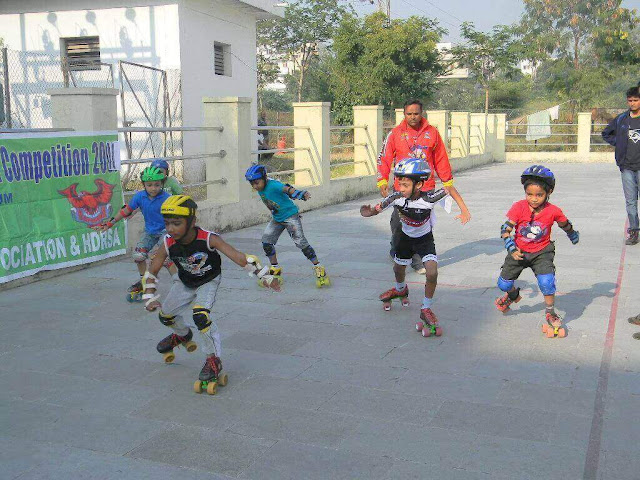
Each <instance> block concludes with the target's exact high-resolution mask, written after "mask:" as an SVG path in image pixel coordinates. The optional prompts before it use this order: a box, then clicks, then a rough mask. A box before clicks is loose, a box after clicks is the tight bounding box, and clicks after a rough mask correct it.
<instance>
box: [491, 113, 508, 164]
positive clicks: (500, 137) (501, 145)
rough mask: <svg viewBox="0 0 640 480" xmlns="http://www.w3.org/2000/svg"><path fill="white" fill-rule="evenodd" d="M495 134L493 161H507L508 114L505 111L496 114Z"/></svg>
mask: <svg viewBox="0 0 640 480" xmlns="http://www.w3.org/2000/svg"><path fill="white" fill-rule="evenodd" d="M495 117H496V120H495V135H494V138H493V150H492V153H493V161H494V162H506V161H507V150H506V148H507V144H506V138H507V137H506V133H507V115H506V114H505V113H496V114H495Z"/></svg>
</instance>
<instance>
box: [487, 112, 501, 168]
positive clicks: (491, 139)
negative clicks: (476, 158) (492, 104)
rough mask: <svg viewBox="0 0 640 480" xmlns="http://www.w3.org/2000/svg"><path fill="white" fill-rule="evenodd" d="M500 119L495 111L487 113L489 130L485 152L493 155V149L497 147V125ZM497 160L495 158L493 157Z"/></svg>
mask: <svg viewBox="0 0 640 480" xmlns="http://www.w3.org/2000/svg"><path fill="white" fill-rule="evenodd" d="M497 122H498V119H497V117H496V115H495V113H490V114H488V115H487V131H486V135H485V137H486V139H485V141H486V143H485V152H487V153H490V154H491V155H492V156H493V150H494V148H495V143H496V126H497ZM493 161H495V159H493Z"/></svg>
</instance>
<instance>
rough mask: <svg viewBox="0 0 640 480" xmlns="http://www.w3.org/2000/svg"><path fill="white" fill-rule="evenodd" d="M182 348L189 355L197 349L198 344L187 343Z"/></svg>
mask: <svg viewBox="0 0 640 480" xmlns="http://www.w3.org/2000/svg"><path fill="white" fill-rule="evenodd" d="M184 346H185V348H186V349H187V352H189V353H192V352H195V351H196V350H197V349H198V344H197V343H195V342H187V343H186V344H185V345H184Z"/></svg>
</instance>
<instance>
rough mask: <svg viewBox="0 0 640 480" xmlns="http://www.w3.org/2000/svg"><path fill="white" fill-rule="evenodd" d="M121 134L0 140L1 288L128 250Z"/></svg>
mask: <svg viewBox="0 0 640 480" xmlns="http://www.w3.org/2000/svg"><path fill="white" fill-rule="evenodd" d="M122 204H123V197H122V186H121V184H120V146H119V144H118V135H117V133H116V132H89V133H86V132H85V133H82V132H77V133H76V132H74V133H65V134H60V133H36V134H10V135H4V134H0V283H5V282H8V281H10V280H15V279H16V278H21V277H26V276H28V275H33V274H34V273H36V272H39V271H41V270H53V269H57V268H64V267H70V266H73V265H79V264H84V263H89V262H95V261H96V260H101V259H103V258H107V257H112V256H114V255H121V254H123V253H125V251H126V246H127V245H126V244H127V237H126V230H125V222H119V223H118V224H116V226H115V227H113V228H111V229H110V230H109V231H107V232H100V233H99V232H96V231H94V230H92V229H91V227H94V226H96V225H98V224H99V223H100V222H102V221H103V220H104V219H108V218H110V217H112V216H114V215H115V213H116V212H117V211H118V209H119V208H120V206H121V205H122Z"/></svg>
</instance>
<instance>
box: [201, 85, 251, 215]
mask: <svg viewBox="0 0 640 480" xmlns="http://www.w3.org/2000/svg"><path fill="white" fill-rule="evenodd" d="M202 103H203V105H202V107H203V117H204V125H203V126H205V127H222V128H223V130H222V132H216V131H205V132H204V144H205V152H218V151H220V150H224V151H225V153H226V155H225V156H224V157H223V158H218V157H209V158H207V159H206V161H205V162H206V163H205V166H206V180H207V181H212V180H219V179H221V178H225V179H226V180H227V182H226V183H225V184H222V185H220V184H215V185H207V200H212V201H214V202H215V203H220V204H225V203H235V202H238V201H240V200H246V199H249V198H251V186H250V185H249V183H248V182H245V181H244V173H245V171H246V170H247V168H249V165H251V98H250V97H205V98H203V99H202Z"/></svg>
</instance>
